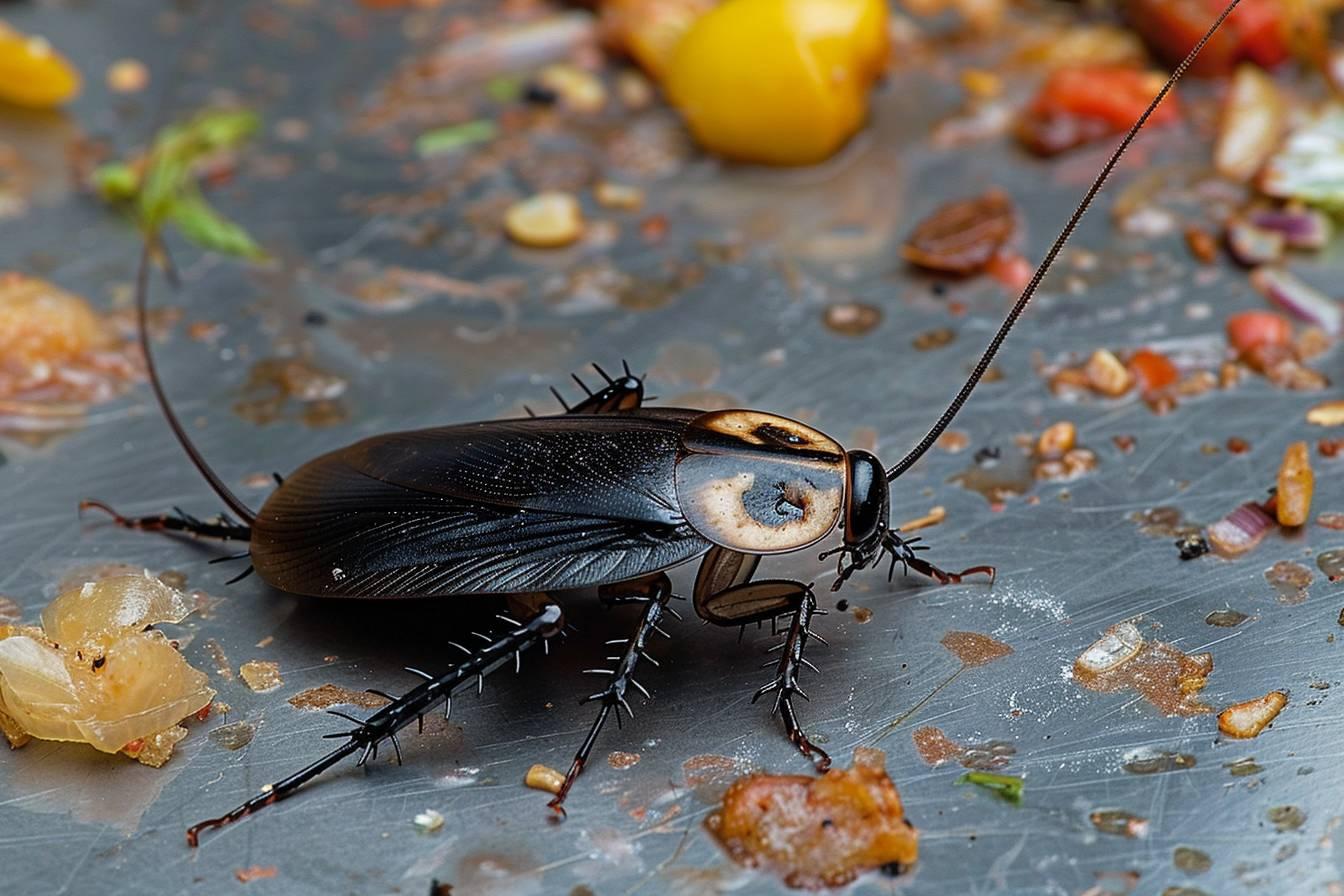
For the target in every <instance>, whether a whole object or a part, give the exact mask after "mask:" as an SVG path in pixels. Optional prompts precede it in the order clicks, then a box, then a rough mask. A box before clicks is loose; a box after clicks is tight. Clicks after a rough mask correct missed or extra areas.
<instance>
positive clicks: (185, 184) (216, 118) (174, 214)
mask: <svg viewBox="0 0 1344 896" xmlns="http://www.w3.org/2000/svg"><path fill="white" fill-rule="evenodd" d="M259 126H260V121H259V120H258V118H257V116H256V115H254V114H253V113H251V112H249V111H247V110H244V109H207V110H204V111H202V112H200V113H198V114H197V115H195V116H194V117H193V118H191V119H189V120H187V121H185V122H181V123H178V124H173V125H169V126H168V127H165V128H163V129H162V130H160V131H159V132H158V133H157V134H155V135H154V140H153V142H152V144H151V145H150V147H149V149H148V150H147V151H145V152H144V153H143V154H142V155H139V156H135V157H133V158H131V159H128V160H126V161H120V162H108V163H105V164H103V165H100V166H98V168H96V169H95V170H94V171H93V174H92V178H91V179H92V187H93V189H94V190H95V191H96V192H97V193H98V195H99V196H101V197H102V198H103V199H104V200H105V201H107V202H110V203H116V204H119V205H126V206H128V207H129V208H130V209H131V211H132V214H133V215H134V216H135V219H136V221H137V223H138V224H139V225H140V228H141V230H142V231H144V233H145V234H146V235H147V236H149V237H151V238H155V237H156V235H157V234H158V232H159V231H160V230H161V229H162V228H163V226H164V225H165V224H170V223H171V224H173V225H174V226H176V227H177V229H178V230H179V231H180V232H181V233H182V235H183V236H184V237H186V238H187V239H188V240H190V241H191V242H193V243H195V244H196V245H198V246H200V247H201V248H202V249H208V250H211V251H215V252H223V253H227V254H230V255H238V256H241V257H243V258H249V259H258V260H259V259H262V258H264V257H265V252H264V251H263V250H262V248H261V246H260V245H258V244H257V242H256V241H255V240H254V239H253V238H252V237H251V235H249V234H248V233H247V231H246V230H244V229H243V228H242V227H240V226H239V225H237V224H235V223H234V222H233V221H230V220H228V219H227V218H225V217H224V216H222V215H221V214H220V213H219V212H218V211H216V210H215V208H214V207H213V206H212V205H210V203H209V202H208V201H207V200H206V198H205V194H204V193H203V192H202V190H201V188H200V185H199V183H198V182H197V181H198V179H199V178H205V177H210V176H218V175H219V174H220V173H221V172H224V171H227V170H229V169H231V168H232V167H233V166H234V164H235V156H236V154H237V152H238V151H239V150H240V149H241V148H242V146H243V144H244V143H246V142H247V140H248V139H249V138H250V137H251V136H252V134H253V133H255V132H256V130H257V129H258V127H259Z"/></svg>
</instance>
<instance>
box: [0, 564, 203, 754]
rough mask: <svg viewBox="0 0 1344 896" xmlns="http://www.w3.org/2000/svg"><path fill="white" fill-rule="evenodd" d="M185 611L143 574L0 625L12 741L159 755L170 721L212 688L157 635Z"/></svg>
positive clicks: (92, 587) (175, 730)
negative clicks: (29, 622) (22, 621)
mask: <svg viewBox="0 0 1344 896" xmlns="http://www.w3.org/2000/svg"><path fill="white" fill-rule="evenodd" d="M190 612H191V608H190V606H189V605H188V603H187V601H186V599H185V598H184V597H183V595H182V594H181V593H180V592H179V591H177V590H176V589H174V588H170V587H169V586H167V585H165V584H164V583H163V582H161V581H160V580H159V579H157V578H154V577H153V576H151V575H149V574H148V573H144V574H141V575H134V576H116V577H113V578H108V579H103V580H102V581H98V582H89V583H86V584H84V585H80V586H78V587H75V588H72V589H70V590H68V591H64V592H62V593H61V594H60V595H59V596H58V597H57V598H56V599H55V600H54V601H52V602H51V603H50V604H49V605H48V606H47V608H46V609H45V610H43V611H42V625H41V627H40V628H39V627H37V626H0V715H3V716H4V717H6V719H7V723H6V724H5V726H4V729H5V734H6V736H8V737H10V741H11V744H12V745H13V746H20V745H21V744H20V743H16V742H15V739H16V738H15V736H14V735H15V733H18V734H19V738H18V739H19V740H21V741H22V740H26V735H31V736H32V737H37V738H41V739H43V740H64V741H76V742H79V743H87V744H90V745H92V746H93V747H94V748H96V749H98V750H101V751H102V752H104V753H116V752H118V751H125V752H126V753H127V754H128V755H131V756H133V757H135V758H136V759H139V760H140V761H141V762H143V763H145V764H146V765H153V766H156V767H157V766H159V765H162V764H163V763H164V762H166V761H167V760H168V756H169V755H170V754H171V752H172V746H173V744H174V743H176V742H177V741H178V740H180V739H181V738H182V737H184V736H185V735H186V733H187V732H186V729H185V728H182V727H180V726H179V725H178V723H179V722H180V721H182V720H183V719H184V718H186V717H187V716H189V715H192V714H193V713H197V712H199V711H200V710H202V709H204V708H206V707H208V706H209V705H210V701H211V700H212V699H213V698H214V696H215V692H214V690H212V689H211V688H210V687H209V686H208V685H207V684H206V681H207V679H206V676H205V673H203V672H201V671H199V670H198V669H194V668H192V667H191V666H189V665H188V664H187V661H186V660H185V659H183V658H182V655H181V654H180V653H178V651H177V649H176V648H175V647H174V646H173V645H172V643H171V642H169V640H168V639H167V638H166V637H164V635H163V633H162V632H159V631H154V630H146V629H147V628H148V627H149V626H153V625H156V624H160V623H165V622H171V623H176V622H181V621H182V620H183V619H185V618H186V617H187V616H188V615H189V614H190Z"/></svg>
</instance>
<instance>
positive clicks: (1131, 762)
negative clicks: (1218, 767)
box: [1121, 749, 1195, 775]
mask: <svg viewBox="0 0 1344 896" xmlns="http://www.w3.org/2000/svg"><path fill="white" fill-rule="evenodd" d="M1194 767H1195V757H1194V756H1192V755H1191V754H1189V753H1173V752H1170V751H1167V750H1150V749H1140V750H1133V751H1131V752H1129V753H1126V754H1125V760H1124V764H1123V765H1121V768H1123V769H1124V770H1125V771H1127V772H1129V773H1130V774H1134V775H1156V774H1161V773H1162V772H1174V771H1181V770H1182V769H1188V768H1194Z"/></svg>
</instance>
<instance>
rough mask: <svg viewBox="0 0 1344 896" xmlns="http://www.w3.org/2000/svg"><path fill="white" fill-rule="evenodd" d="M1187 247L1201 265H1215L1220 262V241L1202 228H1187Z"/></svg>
mask: <svg viewBox="0 0 1344 896" xmlns="http://www.w3.org/2000/svg"><path fill="white" fill-rule="evenodd" d="M1185 245H1186V246H1187V247H1189V249H1190V254H1191V255H1193V256H1195V258H1197V259H1198V260H1199V263H1200V264H1213V263H1214V262H1215V261H1217V260H1218V240H1217V239H1215V238H1214V236H1213V234H1211V233H1209V232H1208V231H1207V230H1204V229H1203V228H1201V227H1187V228H1185Z"/></svg>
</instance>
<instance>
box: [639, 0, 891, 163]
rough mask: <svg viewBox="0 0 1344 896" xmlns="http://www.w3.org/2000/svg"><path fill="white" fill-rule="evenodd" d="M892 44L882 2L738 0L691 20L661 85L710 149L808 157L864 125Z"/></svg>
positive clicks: (762, 158)
mask: <svg viewBox="0 0 1344 896" xmlns="http://www.w3.org/2000/svg"><path fill="white" fill-rule="evenodd" d="M889 45H890V38H889V35H888V28H887V6H886V4H885V3H882V2H880V0H734V2H732V3H723V4H720V5H718V6H716V7H715V8H713V9H711V10H710V11H708V12H706V13H705V14H703V15H701V16H699V17H698V18H696V19H695V20H694V21H693V22H692V23H691V26H690V28H688V29H687V30H686V32H685V34H684V36H682V37H681V39H680V40H678V41H677V42H676V46H675V49H674V50H673V51H672V53H671V56H670V59H669V60H668V63H667V68H666V71H665V74H664V76H663V87H664V89H665V90H666V91H667V95H668V97H669V99H670V100H671V101H672V104H673V105H674V106H676V107H677V108H678V109H679V110H680V111H681V114H682V116H683V117H684V118H685V119H686V124H687V127H689V128H690V131H691V133H692V134H694V135H695V138H696V140H697V141H698V142H699V143H700V144H701V145H702V146H704V147H705V148H706V149H708V150H710V151H711V152H714V153H716V154H718V155H721V156H724V157H725V158H729V159H735V160H739V161H746V162H763V163H766V164H771V165H809V164H813V163H815V162H820V161H822V160H823V159H825V158H827V157H828V156H830V155H832V154H833V153H834V152H835V151H836V150H838V149H839V148H840V147H841V146H843V145H844V143H845V142H846V141H848V140H849V138H850V137H852V136H853V135H854V133H855V132H856V131H857V130H858V129H859V128H860V127H861V126H862V125H863V122H864V119H865V118H866V117H867V113H868V93H869V91H870V89H871V88H872V85H873V83H874V82H875V81H876V80H877V78H878V77H879V76H880V75H881V74H882V72H883V70H884V69H885V68H886V64H887V55H888V51H889Z"/></svg>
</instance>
